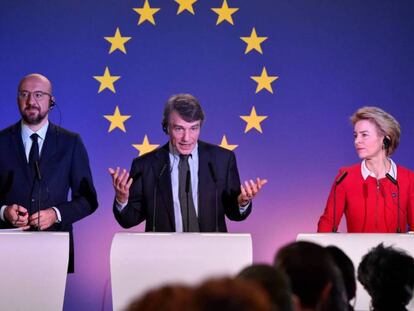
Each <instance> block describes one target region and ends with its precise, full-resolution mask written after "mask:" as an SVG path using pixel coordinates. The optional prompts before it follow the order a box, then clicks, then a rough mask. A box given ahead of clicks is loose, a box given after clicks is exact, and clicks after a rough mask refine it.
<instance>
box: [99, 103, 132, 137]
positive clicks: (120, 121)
mask: <svg viewBox="0 0 414 311" xmlns="http://www.w3.org/2000/svg"><path fill="white" fill-rule="evenodd" d="M130 117H131V116H129V115H128V116H127V115H121V113H120V112H119V107H118V106H116V108H115V112H114V114H113V115H104V118H105V119H107V120H108V121H109V122H111V125H110V126H109V130H108V133H110V132H112V131H113V130H114V129H116V128H119V129H120V130H121V131H123V132H124V133H125V132H126V130H125V125H124V122H125V121H126V120H128V119H129V118H130Z"/></svg>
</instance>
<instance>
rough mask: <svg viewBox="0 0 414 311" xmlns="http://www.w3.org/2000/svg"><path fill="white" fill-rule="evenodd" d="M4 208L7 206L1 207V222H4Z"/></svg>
mask: <svg viewBox="0 0 414 311" xmlns="http://www.w3.org/2000/svg"><path fill="white" fill-rule="evenodd" d="M6 207H7V205H3V206H2V207H1V209H0V219H1V220H2V221H5V220H4V211H5V209H6Z"/></svg>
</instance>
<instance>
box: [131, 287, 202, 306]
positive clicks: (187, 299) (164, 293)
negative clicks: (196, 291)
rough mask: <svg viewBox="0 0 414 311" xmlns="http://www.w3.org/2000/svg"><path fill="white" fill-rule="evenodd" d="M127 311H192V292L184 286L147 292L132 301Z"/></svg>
mask: <svg viewBox="0 0 414 311" xmlns="http://www.w3.org/2000/svg"><path fill="white" fill-rule="evenodd" d="M126 310H127V311H159V310H163V311H176V310H180V311H194V310H195V306H194V304H193V290H192V289H191V288H190V287H187V286H184V285H166V286H163V287H160V288H156V289H153V290H150V291H148V292H147V293H145V294H144V295H143V296H142V297H139V298H138V299H136V300H135V301H133V302H132V303H131V304H130V305H129V306H128V308H127V309H126Z"/></svg>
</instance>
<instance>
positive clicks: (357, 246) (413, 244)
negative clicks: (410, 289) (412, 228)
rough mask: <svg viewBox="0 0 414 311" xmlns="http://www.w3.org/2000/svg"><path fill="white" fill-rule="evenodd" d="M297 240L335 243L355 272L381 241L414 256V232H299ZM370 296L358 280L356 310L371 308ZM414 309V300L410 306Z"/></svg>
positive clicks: (327, 243)
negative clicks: (351, 263) (346, 256)
mask: <svg viewBox="0 0 414 311" xmlns="http://www.w3.org/2000/svg"><path fill="white" fill-rule="evenodd" d="M297 240H302V241H311V242H315V243H317V244H320V245H323V246H328V245H335V246H337V247H339V248H340V249H342V250H343V251H344V252H345V253H346V254H347V255H348V256H349V258H351V260H352V262H353V263H354V267H355V272H356V271H357V269H358V265H359V263H360V262H361V259H362V256H363V255H365V254H366V253H368V251H369V250H370V249H371V248H373V247H374V246H377V245H378V244H380V243H384V245H385V246H395V247H397V248H400V249H403V250H405V251H406V252H407V253H409V254H410V255H411V256H413V257H414V235H413V234H394V233H393V234H378V233H309V234H305V233H303V234H299V235H298V237H297ZM370 300H371V299H370V297H369V295H368V293H367V292H366V291H365V289H364V288H363V286H362V285H361V284H360V283H359V282H357V293H356V304H355V310H369V302H370ZM408 309H409V310H414V301H413V300H412V301H411V303H410V304H409V306H408Z"/></svg>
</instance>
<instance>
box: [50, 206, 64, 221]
mask: <svg viewBox="0 0 414 311" xmlns="http://www.w3.org/2000/svg"><path fill="white" fill-rule="evenodd" d="M52 208H53V209H54V210H55V212H56V217H57V219H56V222H55V223H57V224H58V223H61V222H62V215H60V212H59V210H58V209H57V208H56V207H54V206H52Z"/></svg>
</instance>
